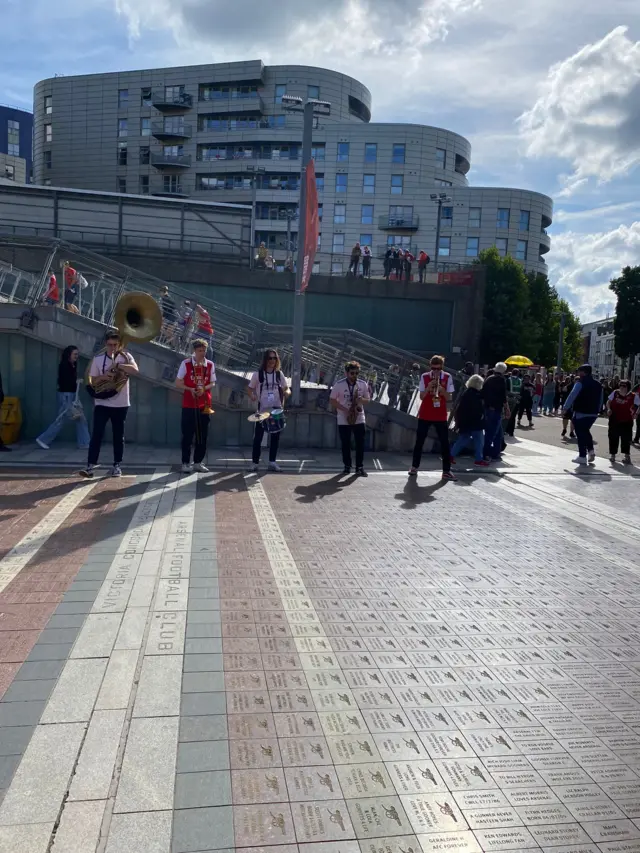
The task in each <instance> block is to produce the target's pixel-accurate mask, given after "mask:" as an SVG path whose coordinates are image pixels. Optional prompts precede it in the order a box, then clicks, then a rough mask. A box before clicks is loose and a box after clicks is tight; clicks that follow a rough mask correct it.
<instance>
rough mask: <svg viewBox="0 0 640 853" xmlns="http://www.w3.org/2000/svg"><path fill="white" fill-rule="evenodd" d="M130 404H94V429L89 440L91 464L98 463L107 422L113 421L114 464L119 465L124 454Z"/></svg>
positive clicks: (89, 460) (89, 461)
mask: <svg viewBox="0 0 640 853" xmlns="http://www.w3.org/2000/svg"><path fill="white" fill-rule="evenodd" d="M128 411H129V407H128V406H94V409H93V429H92V431H91V441H90V442H89V459H88V463H89V465H97V464H98V459H99V458H100V447H101V446H102V439H103V438H104V431H105V428H106V426H107V423H108V422H109V421H111V429H112V431H113V464H114V465H119V464H120V463H121V462H122V456H123V454H124V422H125V420H126V419H127V412H128Z"/></svg>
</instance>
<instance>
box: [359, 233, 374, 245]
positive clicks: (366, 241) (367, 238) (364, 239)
mask: <svg viewBox="0 0 640 853" xmlns="http://www.w3.org/2000/svg"><path fill="white" fill-rule="evenodd" d="M372 243H373V235H372V234H361V235H360V245H361V246H369V248H371V244H372Z"/></svg>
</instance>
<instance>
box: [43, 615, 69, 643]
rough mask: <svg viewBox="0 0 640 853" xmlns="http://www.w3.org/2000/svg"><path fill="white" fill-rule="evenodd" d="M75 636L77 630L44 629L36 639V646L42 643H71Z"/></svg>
mask: <svg viewBox="0 0 640 853" xmlns="http://www.w3.org/2000/svg"><path fill="white" fill-rule="evenodd" d="M52 618H55V617H52ZM47 624H50V622H49V623H47ZM77 636H78V629H77V628H45V630H44V631H43V632H42V633H41V634H40V636H39V637H38V645H41V644H43V643H73V642H74V641H75V639H76V637H77Z"/></svg>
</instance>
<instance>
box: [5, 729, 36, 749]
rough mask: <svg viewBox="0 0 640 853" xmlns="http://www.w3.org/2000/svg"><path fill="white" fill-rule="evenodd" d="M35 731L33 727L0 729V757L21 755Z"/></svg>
mask: <svg viewBox="0 0 640 853" xmlns="http://www.w3.org/2000/svg"><path fill="white" fill-rule="evenodd" d="M34 731H35V726H5V727H2V728H0V755H21V754H22V753H23V752H24V751H25V749H26V748H27V744H28V743H29V741H30V740H31V737H32V735H33V733H34Z"/></svg>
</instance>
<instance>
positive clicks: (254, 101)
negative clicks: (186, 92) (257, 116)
mask: <svg viewBox="0 0 640 853" xmlns="http://www.w3.org/2000/svg"><path fill="white" fill-rule="evenodd" d="M198 103H200V104H207V105H209V106H208V109H211V110H212V111H215V112H217V113H231V112H233V113H246V112H252V113H263V112H264V110H265V107H264V101H263V100H262V98H261V97H260V95H259V94H258V93H257V92H246V93H237V94H229V93H224V94H223V93H220V94H218V93H216V94H210V95H209V96H208V97H207V96H204V97H203V96H202V95H201V96H200V98H199V100H198Z"/></svg>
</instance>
